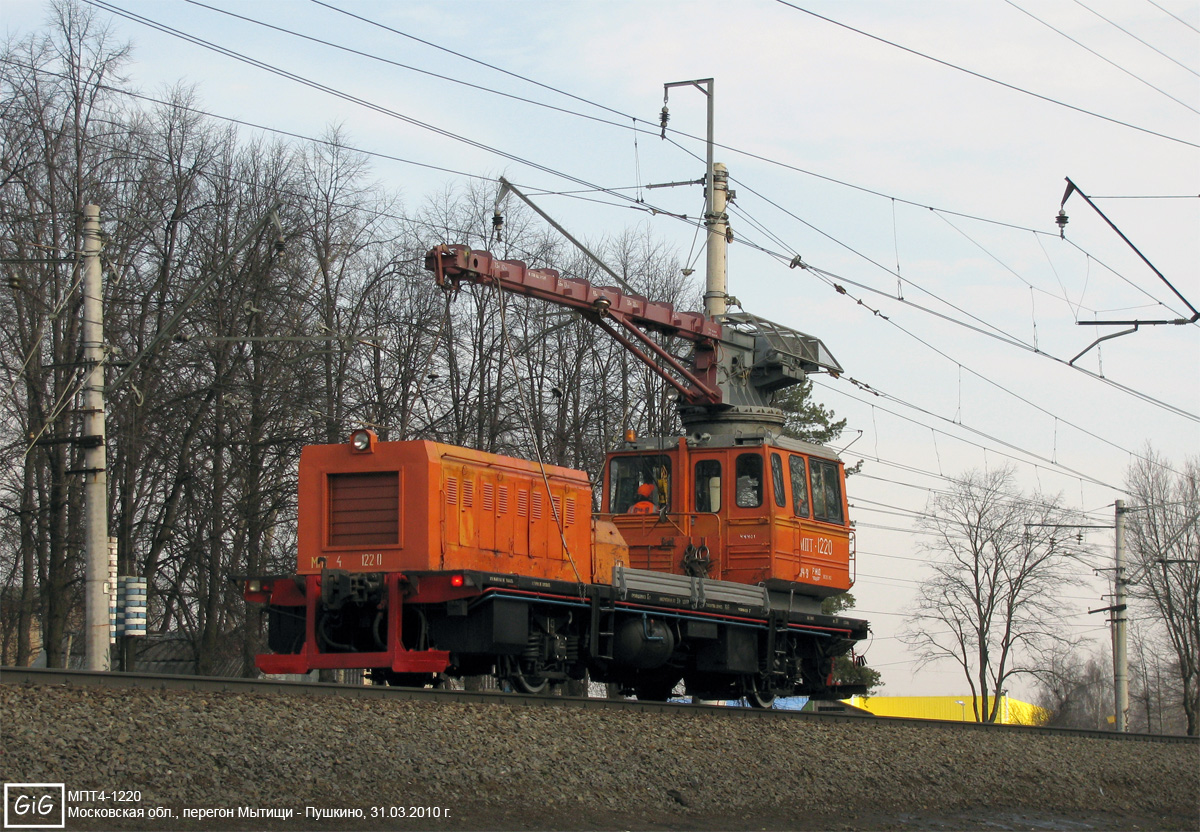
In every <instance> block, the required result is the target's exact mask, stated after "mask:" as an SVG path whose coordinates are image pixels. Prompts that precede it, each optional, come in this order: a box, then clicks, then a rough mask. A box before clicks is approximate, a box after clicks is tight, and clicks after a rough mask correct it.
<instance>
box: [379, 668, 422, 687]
mask: <svg viewBox="0 0 1200 832" xmlns="http://www.w3.org/2000/svg"><path fill="white" fill-rule="evenodd" d="M371 681H372V682H373V683H374V684H376V685H387V686H388V687H396V688H423V687H426V686H433V687H437V686H438V684H437V683H438V677H437V675H435V674H433V673H396V672H395V671H394V670H390V669H386V668H378V669H376V670H373V671H371Z"/></svg>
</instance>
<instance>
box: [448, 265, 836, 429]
mask: <svg viewBox="0 0 1200 832" xmlns="http://www.w3.org/2000/svg"><path fill="white" fill-rule="evenodd" d="M425 268H426V269H428V270H429V271H431V272H433V273H434V276H435V277H436V279H437V282H438V285H439V286H442V287H445V288H454V289H457V288H458V287H459V286H460V285H461V284H462V283H463V282H467V283H476V284H479V285H481V286H494V287H495V288H496V289H497V290H500V291H504V292H511V293H513V294H516V295H522V296H524V297H529V298H537V299H538V300H542V301H545V302H547V303H552V304H555V305H556V306H562V307H566V308H568V309H574V310H575V311H577V312H579V314H581V315H583V317H585V318H587V319H588V320H589V321H591V322H592V323H594V324H596V325H597V326H599V327H600V328H602V329H603V330H605V331H606V332H607V333H608V334H609V335H611V336H612V337H613V338H615V339H616V340H617V341H618V342H620V343H621V345H622V346H624V347H625V348H626V349H627V350H629V352H631V353H632V354H633V355H634V356H635V357H637V358H638V360H640V361H642V362H643V363H644V364H645V365H646V366H647V367H649V368H650V369H651V370H652V371H654V372H655V373H656V374H657V375H659V376H660V377H661V378H663V379H664V380H665V381H666V382H667V383H668V384H670V385H671V386H672V387H674V388H675V389H676V390H677V391H678V392H679V400H678V402H677V404H678V406H679V415H680V418H681V420H682V422H683V425H684V427H685V428H687V429H689V430H691V431H694V432H709V433H718V432H719V433H736V434H738V435H774V434H778V433H779V431H780V430H781V429H782V427H783V423H784V416H783V411H781V410H779V409H778V408H777V407H775V404H774V401H775V393H776V392H777V391H779V390H782V389H784V388H786V387H790V386H792V385H794V384H799V383H800V382H802V381H803V380H804V379H805V377H806V374H808V373H815V372H828V373H830V374H833V375H837V374H839V373H841V372H842V367H841V365H840V364H838V362H837V360H836V359H835V358H834V357H833V356H832V355H830V354H829V351H828V350H827V349H826V348H825V345H824V344H823V343H822V342H821V340H820V339H818V338H815V337H813V336H811V335H806V334H804V333H803V332H797V331H796V330H794V329H791V328H789V327H785V326H781V325H779V324H774V323H771V322H770V321H768V320H765V319H763V318H759V317H757V316H755V315H751V314H749V313H745V312H739V313H736V314H735V313H727V314H724V315H720V316H718V317H715V318H712V317H708V316H706V315H704V314H703V313H701V312H684V311H682V310H679V309H676V308H675V307H674V306H672V305H671V304H669V303H660V302H657V301H652V300H650V299H648V298H645V297H642V296H640V295H635V294H630V293H626V292H622V291H621V290H619V289H617V288H615V287H612V286H593V285H592V284H591V283H589V282H588V281H586V280H581V279H578V278H570V277H563V276H562V275H561V274H559V273H558V271H556V270H555V269H531V268H529V267H528V266H527V265H526V264H525V263H523V262H521V261H520V260H501V259H499V258H497V257H494V256H492V255H491V254H490V253H488V252H486V251H472V250H471V249H470V247H468V246H463V245H440V246H437V247H435V248H433V249H431V250H430V251H429V253H428V254H426V255H425ZM651 334H658V335H665V336H668V337H672V338H682V339H683V340H685V341H688V342H689V343H691V345H692V353H691V355H690V356H689V357H688V359H687V360H686V362H685V361H681V360H680V359H678V358H676V357H675V356H674V355H672V354H671V353H670V352H668V351H667V350H665V349H663V347H662V346H661V345H660V344H659V343H658V342H657V341H656V340H655V339H654V338H652V337H651Z"/></svg>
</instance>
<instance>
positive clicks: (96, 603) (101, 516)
mask: <svg viewBox="0 0 1200 832" xmlns="http://www.w3.org/2000/svg"><path fill="white" fill-rule="evenodd" d="M102 247H103V240H102V237H101V232H100V207H99V206H97V205H87V206H85V207H84V209H83V361H84V372H85V373H86V374H87V380H86V382H85V383H84V387H83V434H82V436H80V438H79V442H80V444H81V445H82V446H83V449H84V450H83V503H84V521H83V522H84V556H85V558H86V572H85V578H86V580H85V596H84V599H85V604H84V606H85V615H86V621H85V624H84V631H85V636H86V642H85V643H86V648H87V669H88V670H100V671H107V670H109V669H110V652H109V619H108V605H109V587H108V579H109V574H108V474H107V471H106V469H107V465H108V460H107V453H106V450H105V441H106V440H105V423H104V280H103V271H102V269H101V267H100V249H101V248H102Z"/></svg>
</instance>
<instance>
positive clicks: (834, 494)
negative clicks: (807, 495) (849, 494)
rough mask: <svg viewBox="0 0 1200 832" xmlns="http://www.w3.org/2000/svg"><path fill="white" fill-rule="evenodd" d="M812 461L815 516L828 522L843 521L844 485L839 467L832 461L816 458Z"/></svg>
mask: <svg viewBox="0 0 1200 832" xmlns="http://www.w3.org/2000/svg"><path fill="white" fill-rule="evenodd" d="M811 462H812V508H813V517H814V518H815V519H817V520H824V521H825V522H826V523H842V522H844V518H843V516H842V485H841V482H840V481H839V480H838V467H837V466H836V465H834V464H833V463H832V462H825V461H824V460H820V459H814V460H812V461H811Z"/></svg>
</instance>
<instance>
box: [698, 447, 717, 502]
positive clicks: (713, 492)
mask: <svg viewBox="0 0 1200 832" xmlns="http://www.w3.org/2000/svg"><path fill="white" fill-rule="evenodd" d="M720 510H721V463H720V461H719V460H716V459H702V460H700V461H699V462H697V463H696V511H706V512H715V511H720Z"/></svg>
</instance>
